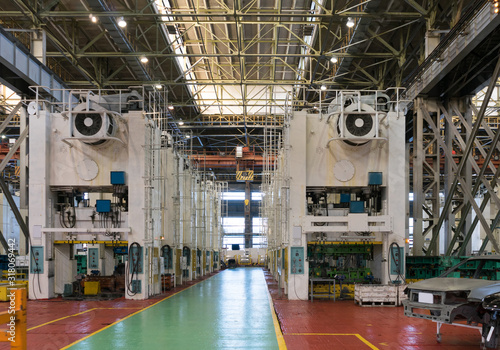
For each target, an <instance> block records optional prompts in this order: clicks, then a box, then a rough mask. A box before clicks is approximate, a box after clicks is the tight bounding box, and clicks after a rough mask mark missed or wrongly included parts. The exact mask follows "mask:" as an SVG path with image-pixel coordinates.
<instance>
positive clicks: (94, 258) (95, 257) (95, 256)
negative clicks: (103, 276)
mask: <svg viewBox="0 0 500 350" xmlns="http://www.w3.org/2000/svg"><path fill="white" fill-rule="evenodd" d="M88 268H89V269H91V270H99V248H89V254H88Z"/></svg>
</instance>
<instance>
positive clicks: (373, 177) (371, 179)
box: [368, 172, 382, 186]
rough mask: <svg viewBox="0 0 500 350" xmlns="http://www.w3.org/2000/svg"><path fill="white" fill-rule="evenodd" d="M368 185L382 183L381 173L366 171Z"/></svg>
mask: <svg viewBox="0 0 500 350" xmlns="http://www.w3.org/2000/svg"><path fill="white" fill-rule="evenodd" d="M368 185H378V186H381V185H382V173H380V172H370V173H368Z"/></svg>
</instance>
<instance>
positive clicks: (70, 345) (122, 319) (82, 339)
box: [60, 274, 217, 350]
mask: <svg viewBox="0 0 500 350" xmlns="http://www.w3.org/2000/svg"><path fill="white" fill-rule="evenodd" d="M214 276H217V274H215V275H213V276H210V277H209V278H212V277H214ZM209 278H206V279H204V280H203V281H206V280H208V279H209ZM203 281H198V282H196V283H195V284H192V285H190V286H189V287H187V288H184V289H183V290H180V291H178V292H177V293H174V294H172V295H169V296H168V297H165V298H163V299H161V300H160V301H157V302H156V303H154V304H151V305H149V306H147V307H145V308H144V309H141V310H139V311H136V312H134V313H132V314H130V315H127V316H125V317H124V318H121V319H119V320H118V321H116V322H113V323H111V324H109V325H107V326H106V327H103V328H101V329H98V330H97V331H95V332H94V333H90V334H89V335H87V336H85V337H83V338H81V339H78V340H77V341H74V342H73V343H71V344H69V345H66V346H65V347H64V348H61V349H60V350H65V349H68V348H70V347H72V346H73V345H76V344H78V343H79V342H82V341H84V340H85V339H87V338H90V337H91V336H93V335H96V334H97V333H99V332H102V331H103V330H105V329H108V328H110V327H113V326H114V325H115V324H118V323H120V322H122V321H125V320H126V319H127V318H130V317H132V316H134V315H137V314H138V313H141V312H143V311H145V310H147V309H149V308H150V307H153V306H155V305H157V304H159V303H161V302H162V301H165V300H167V299H169V298H171V297H173V296H174V295H177V294H179V293H182V292H184V291H185V290H187V289H189V288H191V287H193V286H196V285H197V284H198V283H201V282H203Z"/></svg>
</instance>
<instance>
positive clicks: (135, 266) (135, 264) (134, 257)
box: [129, 246, 143, 274]
mask: <svg viewBox="0 0 500 350" xmlns="http://www.w3.org/2000/svg"><path fill="white" fill-rule="evenodd" d="M129 249H130V254H129V259H130V261H129V267H130V273H134V274H135V273H142V261H143V257H142V247H136V246H132V247H130V248H129Z"/></svg>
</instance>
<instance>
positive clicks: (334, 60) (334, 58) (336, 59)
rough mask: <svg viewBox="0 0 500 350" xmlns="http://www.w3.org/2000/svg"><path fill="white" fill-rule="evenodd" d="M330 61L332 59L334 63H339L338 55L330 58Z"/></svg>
mask: <svg viewBox="0 0 500 350" xmlns="http://www.w3.org/2000/svg"><path fill="white" fill-rule="evenodd" d="M330 61H332V63H337V62H338V61H339V60H338V58H337V56H332V58H330Z"/></svg>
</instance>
